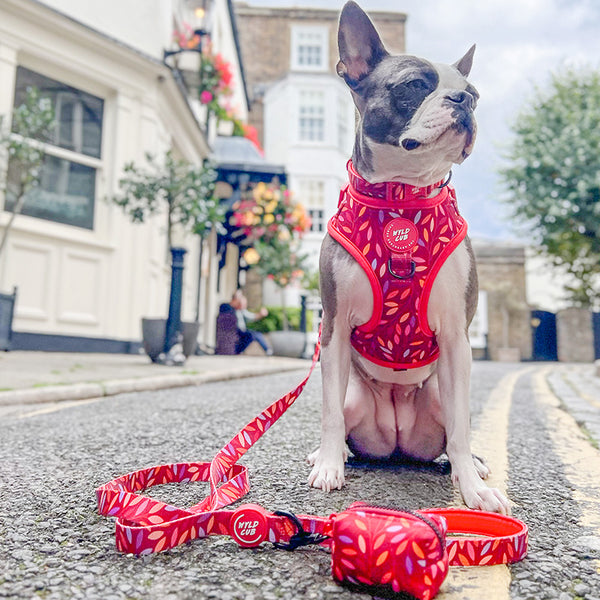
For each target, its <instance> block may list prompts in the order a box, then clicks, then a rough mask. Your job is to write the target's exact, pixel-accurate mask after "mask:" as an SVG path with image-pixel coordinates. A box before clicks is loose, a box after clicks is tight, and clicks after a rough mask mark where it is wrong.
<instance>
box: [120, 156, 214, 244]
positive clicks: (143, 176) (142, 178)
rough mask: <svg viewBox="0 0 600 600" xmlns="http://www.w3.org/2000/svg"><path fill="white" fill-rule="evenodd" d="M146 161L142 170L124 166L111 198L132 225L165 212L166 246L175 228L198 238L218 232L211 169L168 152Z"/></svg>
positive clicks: (132, 165) (147, 158)
mask: <svg viewBox="0 0 600 600" xmlns="http://www.w3.org/2000/svg"><path fill="white" fill-rule="evenodd" d="M146 161H147V164H146V165H145V166H144V167H140V166H139V165H136V164H135V163H133V162H130V163H127V164H126V165H125V167H124V169H123V170H124V176H123V178H122V179H121V180H120V181H119V188H120V189H119V194H118V195H117V196H114V197H113V198H112V201H113V202H114V203H115V204H117V205H118V206H120V207H121V208H122V209H123V211H124V212H125V213H126V214H127V215H129V217H130V218H131V220H132V221H133V222H134V223H143V222H144V221H146V220H147V219H148V217H150V216H151V215H153V214H155V213H156V212H157V211H159V210H161V209H166V215H167V239H168V243H169V246H171V238H172V231H173V227H174V226H175V225H177V224H178V225H181V226H183V227H184V228H186V229H188V230H191V231H193V232H194V233H197V234H199V235H204V234H205V233H206V232H207V231H209V230H210V229H212V228H213V227H216V228H217V230H221V228H222V223H223V221H224V219H225V209H224V207H222V206H221V205H220V204H219V200H218V199H217V198H215V197H214V188H215V179H216V172H215V171H214V170H213V169H211V168H210V167H197V166H194V165H192V164H190V163H189V162H187V161H185V160H179V159H176V158H175V157H174V156H173V153H172V152H171V151H170V150H169V151H168V152H166V153H165V156H164V160H162V161H160V162H159V161H158V160H157V159H156V157H154V156H153V155H151V154H146Z"/></svg>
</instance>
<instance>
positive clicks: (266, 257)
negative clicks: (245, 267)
mask: <svg viewBox="0 0 600 600" xmlns="http://www.w3.org/2000/svg"><path fill="white" fill-rule="evenodd" d="M254 248H255V250H256V252H257V253H258V255H259V259H258V262H257V263H256V266H255V268H256V270H257V271H258V272H259V273H260V275H261V276H263V277H266V278H267V279H270V280H271V281H273V283H274V284H275V285H276V286H277V287H278V288H279V289H280V291H281V306H282V309H283V329H284V330H287V329H288V328H289V323H288V319H287V314H286V303H285V288H286V287H287V286H288V285H289V284H290V283H293V282H294V281H296V280H298V279H300V278H301V277H302V276H303V275H304V268H305V264H306V258H307V257H306V255H305V254H301V253H300V252H299V241H298V240H297V239H290V240H281V239H279V238H274V239H272V240H271V241H270V242H264V241H256V242H255V243H254Z"/></svg>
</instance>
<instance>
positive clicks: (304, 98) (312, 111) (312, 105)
mask: <svg viewBox="0 0 600 600" xmlns="http://www.w3.org/2000/svg"><path fill="white" fill-rule="evenodd" d="M316 96H319V97H320V100H319V102H315V101H314V100H313V101H312V102H309V101H308V100H309V99H314V97H316ZM311 97H312V98H311ZM327 112H328V111H327V93H326V91H325V90H320V89H313V88H307V89H304V90H301V91H300V94H299V95H298V117H297V120H296V123H297V128H298V129H297V131H298V141H299V142H300V143H302V144H325V143H326V142H327ZM303 119H307V120H313V121H315V122H316V121H321V123H322V127H321V128H320V132H321V134H322V135H321V137H319V138H312V139H311V137H310V131H311V129H316V127H315V123H313V125H312V127H308V126H307V125H306V126H305V127H303V125H302V121H303Z"/></svg>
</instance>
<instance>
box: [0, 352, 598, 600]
mask: <svg viewBox="0 0 600 600" xmlns="http://www.w3.org/2000/svg"><path fill="white" fill-rule="evenodd" d="M544 369H547V368H546V367H544V366H540V365H531V366H526V365H505V364H498V363H484V362H479V363H475V366H474V376H473V386H472V387H473V394H472V396H473V410H472V415H473V417H472V423H473V430H474V438H475V442H474V445H475V446H476V447H475V451H476V452H477V453H481V454H483V455H485V456H486V457H487V458H488V460H489V461H490V462H491V464H492V466H493V468H495V473H494V476H495V477H496V478H497V479H500V480H502V481H499V482H495V483H498V484H499V485H504V486H505V487H506V489H507V492H508V494H509V496H510V497H511V499H512V500H513V501H514V502H515V506H514V511H513V513H514V514H515V516H517V517H519V518H521V519H523V520H524V521H526V522H527V523H528V525H529V527H530V553H529V556H528V558H527V559H526V560H525V561H523V562H522V563H520V564H518V565H514V566H512V567H510V569H507V568H506V567H504V566H502V567H492V568H486V567H477V568H471V569H457V568H452V569H451V571H452V574H451V575H450V576H449V578H448V579H447V580H446V582H445V583H444V585H443V587H442V591H441V592H440V594H439V596H438V598H440V599H442V600H449V599H459V598H465V599H467V598H468V599H478V600H480V599H481V600H484V599H485V600H488V599H490V600H500V599H503V598H511V599H513V600H521V599H534V598H535V599H536V600H543V599H546V598H548V599H550V598H557V599H559V600H567V599H571V598H572V599H580V598H582V599H585V600H598V599H599V598H600V574H599V573H600V572H599V566H600V475H599V471H598V469H600V453H599V452H598V450H597V449H595V448H594V447H593V446H592V444H591V443H590V439H588V437H586V434H585V433H581V431H580V430H579V429H578V428H577V426H576V425H575V422H574V420H573V419H572V417H570V416H569V414H568V413H567V412H566V411H565V410H563V409H562V408H561V405H560V403H559V400H558V399H557V397H556V396H555V394H554V393H553V391H552V390H553V389H556V388H557V387H560V386H559V383H560V381H563V379H562V378H561V375H560V373H558V372H557V370H556V368H554V369H553V370H550V371H544ZM303 375H304V374H303V373H302V372H297V373H296V372H293V373H285V374H281V375H271V376H265V377H258V378H252V379H242V380H238V381H229V382H224V383H211V384H205V385H202V386H198V387H192V388H179V389H175V390H161V391H155V392H142V393H135V394H123V395H120V396H114V397H109V398H104V399H101V400H98V401H91V402H90V401H87V402H80V403H73V404H65V405H57V406H55V405H52V406H45V407H43V406H40V407H34V406H29V407H27V409H26V410H23V411H21V412H20V413H19V414H16V413H13V414H11V415H8V416H4V418H3V419H2V420H1V422H0V597H3V598H46V599H61V600H62V599H65V598H86V599H95V598H98V599H100V598H101V599H104V600H109V599H111V598H115V599H117V598H118V599H133V598H140V599H141V598H144V599H146V598H150V599H154V598H156V599H165V598H167V599H170V598H177V599H180V598H181V599H187V598H190V599H192V598H195V599H196V598H199V599H202V598H219V599H223V600H227V599H245V600H253V599H254V600H259V599H265V600H271V599H275V598H286V599H288V598H289V599H292V598H317V599H321V598H324V599H329V598H331V599H339V600H350V599H356V600H359V599H365V598H369V597H370V596H368V595H364V594H357V593H355V592H351V591H349V590H346V589H344V588H341V587H339V586H337V585H336V584H335V583H334V581H333V580H332V579H331V577H330V574H329V569H330V567H329V555H328V554H327V553H326V552H325V551H324V550H322V549H318V548H305V549H300V550H297V551H296V552H293V553H289V552H284V551H281V550H277V549H275V548H273V547H272V546H270V545H269V544H263V545H262V546H261V547H260V548H258V549H253V550H243V549H241V548H239V547H238V546H237V545H236V544H235V542H233V541H232V540H230V539H227V538H221V537H213V538H209V539H207V540H200V541H196V542H192V543H189V544H186V545H184V546H180V547H178V548H176V549H174V550H172V551H169V552H165V553H161V554H157V555H150V556H145V557H140V558H136V557H131V556H125V555H122V554H119V553H117V552H116V550H115V548H114V522H113V521H112V520H111V519H106V518H104V517H101V516H99V515H98V514H97V513H96V506H95V495H94V490H95V488H96V487H97V486H98V485H100V484H102V483H105V482H107V481H109V480H111V479H113V478H114V477H116V476H118V475H120V474H123V473H127V472H129V471H132V470H135V469H138V468H141V467H145V466H151V465H154V464H162V463H170V462H181V461H187V460H210V459H211V458H212V456H213V455H214V454H215V452H216V451H217V450H218V449H219V448H220V447H221V446H222V445H223V444H224V443H225V442H226V441H228V440H229V439H230V438H231V437H232V435H233V434H235V433H236V432H237V431H238V429H239V428H240V427H242V426H243V425H244V424H245V423H246V422H248V421H249V420H250V419H251V418H253V417H254V416H255V415H256V414H257V413H258V412H260V410H262V409H263V408H265V407H266V406H267V405H268V404H270V403H271V402H272V401H273V400H275V399H276V398H277V397H279V396H280V395H282V394H284V393H285V392H287V391H289V390H290V389H291V388H292V387H294V386H295V385H296V384H297V383H298V382H299V381H300V380H301V379H302V377H303ZM548 380H549V381H550V382H551V384H552V382H553V381H554V384H553V387H548V386H547V381H548ZM503 406H504V407H506V423H504V421H503V417H502V414H501V411H500V412H498V409H501V408H502V407H503ZM319 419H320V373H319V372H318V371H317V372H316V373H315V375H314V376H313V379H312V380H311V381H310V382H309V384H308V386H307V388H306V390H305V392H304V394H303V395H302V396H301V398H300V399H299V400H298V401H297V402H296V404H295V405H294V406H293V407H292V408H291V409H290V410H289V411H288V413H287V414H286V415H285V416H284V417H283V418H282V419H281V421H279V422H278V423H277V424H276V425H275V426H274V427H273V428H272V429H271V430H270V431H269V432H268V433H267V434H266V435H265V436H264V437H263V438H262V439H261V440H260V442H259V443H258V444H257V446H255V447H254V448H252V449H251V450H250V451H249V452H248V454H246V456H245V457H244V458H243V459H242V461H241V462H243V463H244V464H246V465H248V467H249V469H250V477H251V486H252V489H251V492H250V494H249V495H248V496H247V497H246V498H245V500H244V502H246V501H247V502H256V503H258V504H261V505H263V506H265V507H266V508H267V509H270V510H275V509H286V510H291V511H293V512H298V513H305V514H306V513H308V514H322V515H327V514H329V513H331V512H335V511H339V510H341V509H343V508H344V507H346V506H347V505H349V504H350V503H351V502H353V501H355V500H365V501H368V502H370V503H373V504H381V505H395V506H399V507H403V508H407V509H416V508H423V507H427V506H447V505H451V504H453V503H456V495H455V493H454V491H453V490H452V486H451V481H450V475H449V472H448V468H447V467H448V465H447V463H446V462H445V461H443V460H442V461H440V462H439V463H438V464H437V465H435V466H430V467H420V468H417V467H410V466H401V467H399V466H396V467H383V466H374V465H352V466H348V468H347V485H346V487H345V488H344V490H342V491H338V492H333V493H331V494H325V493H323V492H321V491H317V490H314V489H310V488H308V487H307V485H306V478H307V476H308V473H309V468H308V466H307V465H306V464H305V456H306V455H307V454H308V453H309V452H310V451H311V450H313V449H314V448H315V447H316V446H317V444H318V436H319ZM490 453H491V454H492V456H490V455H489V454H490ZM503 461H504V463H505V466H504V467H503V466H502V465H503ZM496 465H498V467H497V469H496ZM503 470H505V471H506V473H505V474H503ZM206 492H207V489H206V486H205V484H186V485H179V486H176V485H170V486H162V487H161V488H159V489H157V490H156V491H155V493H154V494H153V495H154V496H155V497H158V498H160V499H161V500H165V501H168V502H170V503H175V504H179V505H192V504H195V503H196V502H198V501H199V500H200V499H201V498H202V497H204V495H205V494H206Z"/></svg>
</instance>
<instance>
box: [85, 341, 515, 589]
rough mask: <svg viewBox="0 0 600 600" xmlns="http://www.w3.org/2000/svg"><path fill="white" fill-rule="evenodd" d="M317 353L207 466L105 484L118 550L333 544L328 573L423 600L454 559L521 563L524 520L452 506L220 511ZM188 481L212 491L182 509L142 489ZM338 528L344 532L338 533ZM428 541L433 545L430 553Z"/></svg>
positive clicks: (101, 494) (165, 469) (238, 492)
mask: <svg viewBox="0 0 600 600" xmlns="http://www.w3.org/2000/svg"><path fill="white" fill-rule="evenodd" d="M319 351H320V341H319V343H317V347H316V349H315V354H314V356H313V363H312V366H311V368H310V371H309V373H308V375H307V376H306V378H305V379H304V380H303V381H302V382H301V383H300V385H298V387H296V388H295V389H294V390H293V391H291V392H290V393H288V394H286V395H285V396H283V397H282V398H280V399H279V400H277V401H276V402H274V403H273V404H272V405H271V406H269V407H268V408H267V409H265V410H264V411H263V412H262V413H261V414H260V415H258V416H257V417H256V418H255V419H253V420H252V421H251V422H250V423H248V425H246V426H245V427H244V428H243V429H242V430H241V431H240V432H239V433H238V434H236V435H235V436H234V437H233V438H232V439H231V440H230V442H229V443H228V444H226V445H225V446H224V447H223V448H222V449H221V450H220V451H219V452H218V453H217V455H216V456H215V458H214V459H213V460H212V461H211V462H210V463H209V462H199V463H179V464H171V465H160V466H157V467H152V468H148V469H140V470H139V471H134V472H133V473H129V474H128V475H123V476H121V477H119V478H117V479H115V480H113V481H111V482H109V483H106V484H105V485H102V486H101V487H99V488H98V489H97V490H96V495H97V500H98V511H99V512H100V514H102V515H105V516H114V517H117V523H116V543H117V549H118V550H120V551H121V552H128V553H133V554H149V553H152V552H160V551H163V550H168V549H170V548H174V547H175V546H177V545H179V544H182V543H184V542H188V541H190V540H194V539H199V538H204V537H207V536H209V535H229V536H231V537H233V539H234V540H236V542H237V543H238V544H239V545H240V546H242V547H254V546H258V545H259V544H261V543H262V542H264V541H269V542H272V543H274V544H275V545H276V546H278V547H280V548H286V549H294V548H296V547H298V546H302V545H306V544H311V543H328V544H329V543H332V544H333V549H334V551H333V553H332V557H333V562H332V573H333V575H334V577H335V578H336V579H338V580H339V581H345V582H349V583H358V584H367V585H374V586H379V585H384V586H388V587H390V586H391V587H392V589H394V591H398V590H400V589H402V590H405V591H410V592H411V593H412V594H413V595H415V596H417V597H418V598H421V600H429V599H430V598H432V597H433V596H434V595H435V593H436V592H437V590H438V588H439V585H441V582H442V581H443V579H444V577H445V574H446V571H447V566H448V565H449V564H450V565H494V564H501V563H510V562H516V561H518V560H521V559H522V558H523V557H524V556H525V554H526V553H527V526H526V525H525V524H524V523H522V522H521V521H519V520H517V519H514V518H511V517H506V516H502V515H497V514H492V513H485V512H479V511H472V510H464V509H452V508H449V509H428V510H423V511H417V512H416V513H407V512H404V511H397V510H390V509H373V507H367V506H366V505H363V504H355V505H353V506H352V507H350V509H349V510H347V511H344V512H343V513H339V514H337V515H331V516H330V517H316V516H310V515H299V516H296V515H293V514H290V513H285V512H274V513H273V512H268V511H267V510H265V509H264V508H263V507H261V506H258V505H256V504H246V505H243V506H240V507H239V508H237V509H236V510H235V511H232V510H223V508H224V507H226V506H228V505H230V504H232V503H233V502H235V501H236V500H239V499H240V498H242V497H243V496H244V495H245V494H246V493H247V492H248V490H249V482H248V472H247V469H246V467H244V466H240V465H238V464H237V461H238V460H239V459H240V458H241V457H242V456H243V455H244V454H245V453H246V452H247V451H248V450H249V449H250V447H251V446H252V445H253V444H254V443H255V442H256V441H258V439H259V438H260V437H261V436H262V435H263V434H264V433H265V432H266V431H267V430H268V429H269V428H270V427H271V425H273V424H274V423H275V422H276V421H277V420H278V419H279V418H280V417H281V416H282V415H283V413H284V412H285V411H286V410H287V409H288V408H289V406H291V405H292V404H293V403H294V401H295V400H296V398H298V396H299V395H300V394H301V393H302V390H303V389H304V386H305V385H306V382H307V381H308V378H309V377H310V375H311V373H312V371H313V370H314V368H315V365H316V363H317V361H318V357H319ZM192 481H208V482H209V483H210V494H209V495H208V496H207V497H206V498H204V500H202V501H201V502H199V503H198V504H196V505H195V506H192V507H191V508H187V509H183V508H179V507H177V506H173V505H170V504H167V503H165V502H161V501H159V500H155V499H153V498H150V497H148V496H144V495H142V494H141V492H143V491H145V490H148V489H149V488H151V487H152V486H155V485H162V484H166V483H186V482H192ZM411 519H412V520H411ZM427 521H431V523H430V524H429V527H430V528H431V530H432V531H434V534H435V535H433V534H432V533H431V531H429V529H428V527H425V526H424V525H423V522H425V523H427ZM342 522H344V523H345V525H344V528H341V525H340V524H341V523H342ZM336 526H337V528H338V530H341V533H340V532H339V531H338V533H337V536H336V531H335V529H336ZM442 528H443V529H444V530H445V529H447V531H448V533H452V534H460V535H459V537H450V538H448V540H447V541H446V543H445V547H444V546H442V542H443V541H444V537H443V533H440V529H442ZM428 531H429V533H428V534H427V535H425V536H424V533H427V532H428ZM472 535H475V536H478V537H475V538H473V537H470V536H472ZM436 539H437V540H438V541H437V542H436ZM336 544H337V551H336ZM432 544H433V545H434V546H435V547H434V548H433V550H429V549H428V548H429V546H431V545H432ZM353 545H356V546H357V547H358V549H359V550H360V551H361V552H362V554H363V555H364V556H362V558H361V560H362V563H361V564H359V563H358V562H357V561H354V560H350V559H351V558H352V556H358V555H357V554H356V552H357V550H356V549H355V548H354V547H352V546H353ZM428 545H429V546H428ZM344 548H346V551H344ZM367 550H368V551H367ZM428 552H429V553H431V552H433V554H434V555H435V556H434V558H433V559H431V560H430V559H429V558H428V555H427V553H428ZM352 553H354V554H352ZM336 556H341V558H339V559H336ZM365 556H368V560H367V561H366V562H365V560H364V557H365ZM399 561H400V562H399ZM432 561H433V562H432ZM420 562H422V563H423V564H422V565H421V566H422V567H423V568H424V567H425V566H427V565H429V566H428V568H430V572H428V573H429V574H427V575H423V574H422V569H421V570H418V569H417V570H416V571H414V570H413V566H414V565H415V564H420ZM401 582H404V583H401Z"/></svg>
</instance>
